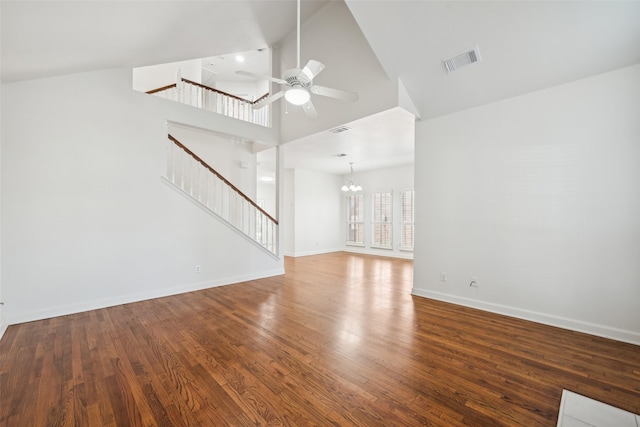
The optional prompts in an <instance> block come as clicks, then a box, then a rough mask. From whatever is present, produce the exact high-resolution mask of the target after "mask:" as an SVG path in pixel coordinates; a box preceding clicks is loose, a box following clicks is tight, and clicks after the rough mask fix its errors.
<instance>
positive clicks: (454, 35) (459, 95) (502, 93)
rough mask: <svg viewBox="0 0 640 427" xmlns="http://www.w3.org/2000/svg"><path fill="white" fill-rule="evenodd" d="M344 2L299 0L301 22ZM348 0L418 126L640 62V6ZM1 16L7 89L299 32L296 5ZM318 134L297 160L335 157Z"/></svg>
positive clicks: (118, 8) (10, 7)
mask: <svg viewBox="0 0 640 427" xmlns="http://www.w3.org/2000/svg"><path fill="white" fill-rule="evenodd" d="M341 1H343V0H331V1H316V0H313V1H310V0H302V18H303V22H304V21H305V20H310V17H312V16H313V14H314V13H315V12H317V11H318V10H320V9H321V8H322V7H324V6H326V5H327V3H333V2H341ZM345 2H346V4H347V6H348V10H349V11H350V12H351V14H352V15H353V17H354V18H355V21H356V22H357V24H358V26H359V27H360V30H361V31H362V33H363V34H364V36H365V37H366V39H367V41H368V42H369V44H370V46H371V48H372V50H373V52H374V53H375V55H376V56H377V58H378V60H379V61H380V63H381V65H382V67H383V68H384V70H385V71H386V72H387V74H388V75H389V77H390V78H392V79H395V78H400V79H401V80H402V82H403V83H404V85H405V86H406V88H407V90H408V92H409V95H410V97H411V99H412V100H413V102H414V104H415V106H416V107H417V110H418V112H419V115H420V116H421V118H422V119H423V120H424V119H429V118H432V117H437V116H440V115H444V114H450V113H454V112H456V111H460V110H463V109H467V108H472V107H475V106H479V105H483V104H487V103H490V102H495V101H499V100H501V99H505V98H509V97H513V96H518V95H522V94H525V93H529V92H532V91H536V90H541V89H545V88H548V87H552V86H555V85H558V84H563V83H567V82H570V81H573V80H577V79H581V78H585V77H589V76H592V75H596V74H599V73H603V72H607V71H611V70H614V69H617V68H621V67H624V66H628V65H632V64H637V63H640V48H639V46H640V1H637V0H631V1H614V0H611V1H610V0H605V1H571V2H567V1H481V0H477V1H427V0H424V1H421V0H408V1H405V0H371V1H369V0H345ZM1 7H2V9H1V31H2V34H1V43H2V45H1V54H2V74H1V77H2V81H3V82H12V81H18V80H26V79H33V78H41V77H48V76H54V75H61V74H68V73H75V72H83V71H90V70H96V69H101V68H112V67H137V66H145V65H152V64H159V63H167V62H175V61H181V60H187V59H194V58H203V57H211V56H215V55H220V54H227V53H232V52H238V51H246V50H251V49H257V48H261V47H267V46H272V45H275V44H278V42H280V41H282V40H283V39H284V38H287V37H291V36H292V35H293V34H294V31H295V14H296V8H295V1H293V0H280V1H278V0H274V1H266V0H256V1H245V0H229V1H223V0H216V1H185V0H181V1H153V0H147V1H120V0H113V1H55V0H53V1H29V0H24V1H2V3H1ZM327 31H331V28H327ZM304 35H305V33H304V29H303V34H302V37H303V43H304ZM474 45H478V46H479V49H480V53H481V59H482V60H481V62H479V63H476V64H472V65H470V66H468V67H464V68H461V69H459V70H456V71H454V72H453V73H451V74H447V72H446V71H445V69H444V67H443V64H442V60H443V59H445V58H447V57H450V56H453V55H455V54H457V53H459V52H461V51H463V50H465V49H468V48H470V47H473V46H474ZM366 71H367V70H362V72H363V73H365V72H366ZM397 116H398V115H397V114H396V115H390V117H389V118H388V119H386V120H385V118H384V117H378V118H377V120H376V128H375V130H374V128H373V127H370V126H368V125H367V122H363V123H362V127H363V129H360V128H359V126H358V123H350V125H351V126H352V127H354V128H355V129H356V131H357V132H354V133H352V135H358V137H359V138H363V139H366V138H369V139H371V138H374V137H379V136H380V135H388V138H393V135H394V131H393V129H394V126H396V125H397V123H396V122H395V121H394V120H395V118H396V117H397ZM402 120H404V118H402ZM382 124H384V125H385V126H386V128H384V129H382V127H383V126H382ZM366 129H372V130H371V131H370V133H368V134H367V131H366ZM385 132H386V133H385ZM324 134H326V135H323V136H318V135H311V136H310V137H307V138H302V141H296V143H298V142H299V143H304V142H305V141H304V140H308V141H310V142H312V143H313V144H315V148H314V150H301V149H298V151H299V152H301V153H302V154H303V155H307V154H308V152H309V151H313V152H317V153H316V154H317V155H322V156H323V158H324V159H325V160H326V158H327V156H331V155H332V154H337V153H334V152H333V151H335V150H336V148H337V147H339V144H340V142H341V141H344V139H345V138H347V136H346V134H344V135H340V134H338V135H333V134H330V133H328V132H325V133H324ZM395 143H397V141H395ZM410 143H412V142H410ZM322 145H326V150H325V151H324V152H322V153H320V151H322V150H321V146H322ZM295 151H296V150H295V149H294V147H293V146H292V152H295ZM340 151H342V150H340ZM369 151H370V152H369V153H367V150H364V152H363V153H362V155H363V156H365V155H370V156H374V157H375V156H377V158H376V159H373V160H372V161H371V162H370V164H371V165H374V164H375V165H379V162H378V160H379V159H380V154H379V153H383V152H384V150H382V149H380V150H376V151H375V152H373V150H369ZM409 157H410V156H409ZM359 161H361V160H360V159H359ZM306 162H307V163H308V159H307V160H306ZM316 163H318V164H320V163H321V162H316ZM326 163H328V162H326ZM363 164H366V163H363ZM294 167H295V166H294ZM362 169H367V168H366V167H365V168H361V170H362Z"/></svg>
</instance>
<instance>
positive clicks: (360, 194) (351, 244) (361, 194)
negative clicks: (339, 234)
mask: <svg viewBox="0 0 640 427" xmlns="http://www.w3.org/2000/svg"><path fill="white" fill-rule="evenodd" d="M351 196H361V197H362V206H361V207H362V221H350V220H349V207H350V204H349V197H351ZM345 199H346V200H347V233H346V237H347V241H346V243H345V244H346V246H356V247H359V248H364V246H365V244H364V242H365V240H366V226H365V220H364V219H365V203H364V194H363V193H356V194H347V195H346V196H345ZM350 224H360V225H361V227H362V242H353V241H350V240H348V239H349V225H350Z"/></svg>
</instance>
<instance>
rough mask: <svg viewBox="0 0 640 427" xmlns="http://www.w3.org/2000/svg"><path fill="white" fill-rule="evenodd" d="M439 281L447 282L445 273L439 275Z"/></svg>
mask: <svg viewBox="0 0 640 427" xmlns="http://www.w3.org/2000/svg"><path fill="white" fill-rule="evenodd" d="M440 281H441V282H446V281H447V273H445V272H442V273H440Z"/></svg>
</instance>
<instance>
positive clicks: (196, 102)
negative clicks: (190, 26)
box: [146, 78, 270, 127]
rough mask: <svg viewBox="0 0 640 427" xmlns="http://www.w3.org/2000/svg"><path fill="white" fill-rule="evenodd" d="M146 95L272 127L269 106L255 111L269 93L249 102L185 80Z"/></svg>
mask: <svg viewBox="0 0 640 427" xmlns="http://www.w3.org/2000/svg"><path fill="white" fill-rule="evenodd" d="M146 93H148V94H150V95H156V96H159V97H161V98H164V99H170V100H172V101H177V102H180V103H182V104H187V105H191V106H192V107H196V108H201V109H203V110H207V111H212V112H214V113H218V114H222V115H224V116H227V117H233V118H234V119H238V120H244V121H245V122H249V123H254V124H256V125H260V126H265V127H270V118H269V106H268V105H266V106H264V107H262V108H258V109H254V106H255V105H256V104H258V103H259V102H260V101H262V100H263V99H265V98H266V97H267V96H268V95H269V94H268V93H267V94H265V95H263V96H261V97H260V98H258V99H257V100H255V101H248V100H246V99H243V98H240V97H238V96H235V95H231V94H230V93H226V92H223V91H221V90H218V89H213V88H210V87H208V86H205V85H202V84H200V83H196V82H193V81H191V80H188V79H185V78H181V79H180V84H179V85H178V84H176V83H174V84H171V85H168V86H163V87H160V88H157V89H153V90H150V91H148V92H146Z"/></svg>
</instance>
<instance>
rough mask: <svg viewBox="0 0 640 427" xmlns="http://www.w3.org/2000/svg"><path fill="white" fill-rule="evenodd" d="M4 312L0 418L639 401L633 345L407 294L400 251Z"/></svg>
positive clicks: (453, 413) (312, 414) (484, 415)
mask: <svg viewBox="0 0 640 427" xmlns="http://www.w3.org/2000/svg"><path fill="white" fill-rule="evenodd" d="M286 270H287V274H286V276H278V277H274V278H269V279H262V280H256V281H251V282H246V283H241V284H236V285H231V286H224V287H218V288H213V289H208V290H204V291H200V292H193V293H189V294H182V295H177V296H172V297H167V298H161V299H156V300H151V301H144V302H139V303H134V304H128V305H121V306H116V307H112V308H107V309H101V310H94V311H90V312H85V313H80V314H75V315H70V316H64V317H58V318H53V319H48V320H43V321H37V322H31V323H26V324H21V325H15V326H10V327H9V328H8V330H7V331H6V333H5V336H4V337H3V338H2V341H1V342H0V347H1V348H0V356H1V359H0V361H1V363H2V364H1V366H0V387H1V391H0V398H1V400H0V425H2V426H11V427H22V426H64V425H68V426H71V425H76V426H92V427H93V426H103V425H104V426H138V425H140V426H142V425H144V426H152V425H158V426H171V425H175V426H186V425H188V426H224V425H238V426H249V425H251V426H258V425H270V426H277V425H290V426H320V425H341V426H382V425H383V426H412V425H433V426H501V425H505V426H555V425H556V419H557V414H558V408H559V403H560V397H561V393H562V389H563V388H566V389H569V390H572V391H574V392H576V393H579V394H583V395H586V396H589V397H591V398H594V399H597V400H601V401H604V402H605V403H608V404H612V405H614V406H618V407H620V408H622V409H625V410H627V411H631V412H635V413H640V347H638V346H634V345H630V344H624V343H620V342H615V341H611V340H607V339H603V338H597V337H593V336H589V335H585V334H580V333H576V332H571V331H566V330H562V329H557V328H553V327H548V326H543V325H539V324H535V323H530V322H527V321H522V320H518V319H513V318H508V317H504V316H500V315H495V314H491V313H486V312H482V311H477V310H473V309H469V308H464V307H459V306H455V305H450V304H446V303H442V302H437V301H432V300H428V299H424V298H420V297H414V296H411V295H410V292H411V282H412V263H411V262H410V261H404V260H397V259H386V258H375V257H369V256H359V255H350V254H346V253H334V254H328V255H320V256H310V257H303V258H296V259H291V258H288V259H287V260H286Z"/></svg>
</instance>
